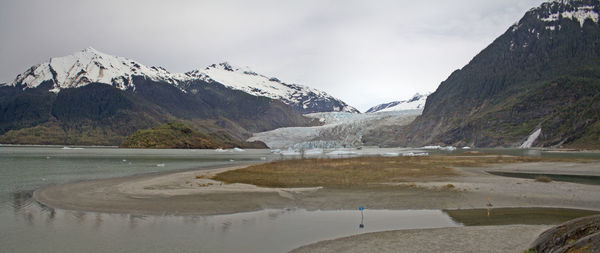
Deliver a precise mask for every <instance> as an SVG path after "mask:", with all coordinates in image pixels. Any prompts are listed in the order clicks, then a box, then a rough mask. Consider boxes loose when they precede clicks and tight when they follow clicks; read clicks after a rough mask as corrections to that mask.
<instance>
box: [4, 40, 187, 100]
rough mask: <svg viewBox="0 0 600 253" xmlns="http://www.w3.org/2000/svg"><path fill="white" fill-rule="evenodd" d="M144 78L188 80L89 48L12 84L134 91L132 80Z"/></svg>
mask: <svg viewBox="0 0 600 253" xmlns="http://www.w3.org/2000/svg"><path fill="white" fill-rule="evenodd" d="M133 76H144V77H147V78H149V79H152V80H154V81H164V82H168V83H171V84H174V85H177V84H179V83H180V82H182V81H185V80H186V79H188V77H187V76H186V75H183V74H172V73H169V72H168V71H167V70H165V69H164V68H162V67H147V66H145V65H143V64H141V63H139V62H136V61H134V60H130V59H127V58H124V57H118V56H112V55H108V54H105V53H102V52H100V51H98V50H96V49H94V48H92V47H88V48H86V49H84V50H82V51H80V52H77V53H75V54H72V55H68V56H63V57H55V58H50V60H49V61H47V62H44V63H41V64H38V65H35V66H33V67H31V68H29V69H28V70H27V71H25V72H24V73H23V74H20V75H18V76H17V77H16V78H15V80H14V81H13V82H12V83H11V84H9V85H13V86H24V87H25V88H35V87H37V86H39V85H40V84H42V83H44V82H46V81H50V82H51V85H52V88H51V90H50V91H52V92H55V93H57V92H59V91H60V90H61V89H66V88H78V87H82V86H85V85H87V84H90V83H106V84H111V85H113V86H114V87H116V88H118V89H121V90H126V89H130V88H134V87H135V85H134V84H133V81H132V77H133Z"/></svg>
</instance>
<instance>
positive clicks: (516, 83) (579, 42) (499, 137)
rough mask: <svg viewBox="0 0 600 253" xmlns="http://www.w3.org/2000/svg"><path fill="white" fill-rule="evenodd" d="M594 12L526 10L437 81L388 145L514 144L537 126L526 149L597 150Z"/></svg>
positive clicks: (599, 35) (581, 8) (598, 37)
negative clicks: (418, 112) (421, 106)
mask: <svg viewBox="0 0 600 253" xmlns="http://www.w3.org/2000/svg"><path fill="white" fill-rule="evenodd" d="M599 11H600V2H599V1H597V0H571V1H551V2H546V3H543V4H541V5H540V6H539V7H536V8H532V9H531V10H529V11H528V12H526V13H525V15H524V16H523V18H521V19H520V20H519V21H518V22H517V23H516V24H515V25H513V26H511V27H509V28H508V29H507V31H506V32H505V33H504V34H502V35H501V36H500V37H498V38H497V39H495V40H494V42H492V43H491V44H490V45H489V46H487V47H486V48H485V49H484V50H482V51H481V52H480V53H479V54H477V55H476V56H475V57H474V58H473V59H472V60H471V61H470V62H469V63H468V64H467V65H466V66H464V67H463V68H461V69H459V70H456V71H454V72H453V73H452V74H451V75H450V76H449V77H448V79H446V80H445V81H443V82H442V83H441V84H440V86H439V87H438V89H437V90H436V91H435V92H434V93H432V94H431V95H430V96H429V97H428V98H427V102H426V105H425V108H424V110H423V114H422V115H421V116H419V117H417V119H416V120H415V121H414V122H413V123H411V124H410V125H409V126H408V127H406V128H404V129H402V131H400V133H399V134H398V135H396V137H395V138H396V140H397V141H396V144H397V145H405V146H421V145H430V144H433V145H436V144H440V145H455V146H480V147H496V146H506V147H519V146H520V145H521V144H522V143H523V142H524V141H525V140H527V137H528V136H530V135H531V133H534V132H535V131H536V130H537V129H539V128H541V129H542V131H541V134H540V135H539V137H538V138H537V140H535V141H534V142H533V143H532V144H533V146H542V147H547V146H558V147H560V146H568V147H569V146H570V147H589V148H596V147H598V146H599V144H598V143H600V138H599V136H600V135H598V134H597V131H595V130H594V129H596V127H597V126H598V124H597V122H598V121H599V120H600V115H598V112H599V111H600V110H593V108H599V107H600V104H599V99H598V94H599V92H600V43H598V42H599V41H600V27H599V26H598V23H597V22H598V20H597V19H595V17H596V16H597V15H598V12H599ZM592 13H593V14H592ZM552 27H554V28H552ZM593 140H596V141H593ZM594 143H595V144H594Z"/></svg>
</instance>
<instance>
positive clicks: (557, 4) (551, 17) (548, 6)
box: [512, 0, 600, 32]
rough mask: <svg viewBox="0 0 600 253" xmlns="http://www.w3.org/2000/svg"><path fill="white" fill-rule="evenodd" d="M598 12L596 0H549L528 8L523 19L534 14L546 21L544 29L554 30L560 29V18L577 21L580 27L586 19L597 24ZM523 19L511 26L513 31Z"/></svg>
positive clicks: (599, 17) (598, 2) (598, 3)
mask: <svg viewBox="0 0 600 253" xmlns="http://www.w3.org/2000/svg"><path fill="white" fill-rule="evenodd" d="M599 12H600V1H598V0H551V1H548V2H545V3H542V4H541V5H540V6H538V7H535V8H532V9H531V10H529V12H528V13H527V14H526V15H525V17H524V19H526V18H528V16H535V17H536V18H537V19H538V20H540V21H542V22H544V23H547V25H546V27H545V29H546V30H553V31H554V30H560V29H561V26H560V24H558V23H559V21H560V20H562V19H570V20H573V21H577V22H579V25H580V27H582V28H583V25H584V23H585V22H586V21H587V20H591V21H593V22H594V23H596V24H598V21H599V20H600V14H599ZM524 19H522V20H521V21H519V22H518V23H517V24H515V25H514V26H513V28H512V29H513V32H514V31H516V30H517V29H518V28H519V27H520V26H521V25H522V21H523V20H524Z"/></svg>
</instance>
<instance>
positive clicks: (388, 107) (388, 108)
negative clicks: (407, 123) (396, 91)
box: [366, 93, 430, 113]
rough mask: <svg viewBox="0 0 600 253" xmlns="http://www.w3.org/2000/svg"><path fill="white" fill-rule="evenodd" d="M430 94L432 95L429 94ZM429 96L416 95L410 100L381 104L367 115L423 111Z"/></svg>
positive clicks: (371, 109) (368, 111)
mask: <svg viewBox="0 0 600 253" xmlns="http://www.w3.org/2000/svg"><path fill="white" fill-rule="evenodd" d="M429 94H430V93H429ZM429 94H424V95H422V94H419V93H417V94H415V95H414V96H413V97H412V98H411V99H409V100H402V101H394V102H390V103H385V104H380V105H377V106H373V107H371V108H370V109H369V110H367V111H366V112H367V113H375V112H394V111H404V110H423V108H424V107H425V102H426V101H427V96H429Z"/></svg>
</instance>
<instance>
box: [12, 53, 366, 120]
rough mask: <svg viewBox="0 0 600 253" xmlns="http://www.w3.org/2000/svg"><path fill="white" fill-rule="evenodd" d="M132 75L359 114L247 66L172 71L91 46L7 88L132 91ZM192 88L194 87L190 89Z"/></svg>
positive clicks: (307, 108)
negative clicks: (96, 85) (45, 86)
mask: <svg viewBox="0 0 600 253" xmlns="http://www.w3.org/2000/svg"><path fill="white" fill-rule="evenodd" d="M134 76H141V77H145V78H148V79H150V80H152V81H156V82H164V83H168V84H170V85H173V86H175V87H177V88H178V89H180V90H181V91H182V92H188V90H186V87H187V86H188V85H187V83H189V82H192V81H194V80H202V81H204V82H207V83H219V84H222V85H224V86H226V87H228V88H231V89H236V90H241V91H244V92H246V93H248V94H250V95H254V96H264V97H269V98H272V99H277V100H280V101H282V102H283V103H285V104H288V105H290V106H292V107H294V108H295V109H296V110H298V111H299V112H301V113H313V112H326V111H345V112H354V113H358V112H359V111H358V110H356V109H355V108H353V107H351V106H349V105H347V104H346V103H345V102H343V101H341V100H339V99H337V98H334V97H333V96H331V95H329V94H327V93H325V92H323V91H320V90H317V89H313V88H310V87H308V86H303V85H297V84H287V83H284V82H282V81H280V80H279V79H277V78H273V77H266V76H264V75H260V74H258V73H256V72H253V71H251V70H250V69H249V68H247V67H246V68H240V67H235V66H232V65H230V64H229V63H227V62H224V63H220V64H212V65H210V66H208V67H206V68H204V69H203V70H198V69H196V70H192V71H189V72H186V73H171V72H169V71H167V70H166V69H165V68H163V67H154V66H152V67H148V66H146V65H144V64H141V63H139V62H137V61H135V60H131V59H128V58H125V57H120V56H113V55H109V54H106V53H103V52H100V51H98V50H96V49H94V48H92V47H88V48H86V49H84V50H82V51H79V52H76V53H74V54H71V55H67V56H61V57H53V58H50V60H49V61H46V62H43V63H40V64H37V65H34V66H32V67H30V68H29V69H28V70H27V71H25V72H24V73H22V74H19V75H17V77H16V78H15V79H14V80H13V81H12V82H10V83H8V84H4V85H5V86H18V87H22V88H23V89H27V88H35V87H37V86H39V85H41V84H42V83H43V82H46V81H50V82H51V83H52V88H51V89H50V91H51V92H54V93H58V92H60V90H61V89H66V88H78V87H82V86H85V85H87V84H90V83H106V84H109V85H112V86H114V87H116V88H118V89H121V90H127V89H132V90H135V84H134V83H133V77H134ZM191 92H193V91H191Z"/></svg>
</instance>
